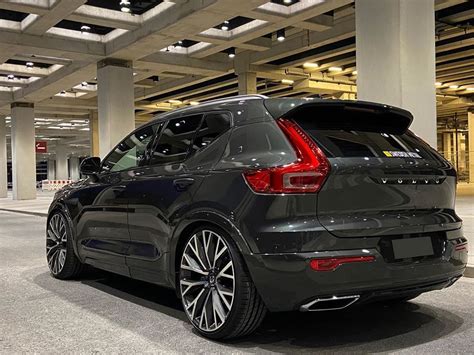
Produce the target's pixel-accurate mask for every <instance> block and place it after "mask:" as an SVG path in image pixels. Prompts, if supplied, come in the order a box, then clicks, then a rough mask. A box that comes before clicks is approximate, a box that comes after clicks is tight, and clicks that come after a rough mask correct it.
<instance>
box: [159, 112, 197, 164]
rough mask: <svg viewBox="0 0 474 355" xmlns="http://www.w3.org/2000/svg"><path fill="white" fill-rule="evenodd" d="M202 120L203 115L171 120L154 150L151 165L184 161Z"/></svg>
mask: <svg viewBox="0 0 474 355" xmlns="http://www.w3.org/2000/svg"><path fill="white" fill-rule="evenodd" d="M201 119H202V115H193V116H186V117H179V118H174V119H172V120H169V121H168V123H167V124H166V126H165V128H164V129H163V131H162V133H161V135H160V137H159V138H158V142H157V144H156V145H155V147H154V149H153V152H152V154H151V159H150V162H151V164H170V163H176V162H180V161H183V160H184V159H185V158H186V156H187V154H188V151H189V147H190V146H191V143H192V141H193V137H194V135H195V133H196V130H197V129H198V127H199V125H200V123H201Z"/></svg>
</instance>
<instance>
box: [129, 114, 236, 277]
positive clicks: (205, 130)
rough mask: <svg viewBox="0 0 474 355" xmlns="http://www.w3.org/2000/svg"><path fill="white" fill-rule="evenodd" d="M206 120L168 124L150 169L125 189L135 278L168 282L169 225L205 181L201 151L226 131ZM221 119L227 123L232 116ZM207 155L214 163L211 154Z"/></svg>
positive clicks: (185, 119)
mask: <svg viewBox="0 0 474 355" xmlns="http://www.w3.org/2000/svg"><path fill="white" fill-rule="evenodd" d="M207 117H211V116H208V115H206V116H205V117H204V119H203V115H202V114H199V115H191V116H183V117H179V118H174V119H170V120H169V121H168V122H167V124H166V127H165V128H164V129H163V130H162V132H161V134H160V136H159V138H158V139H157V142H156V144H155V146H154V147H153V150H152V152H151V156H150V165H149V166H148V167H146V168H144V169H143V170H142V171H141V174H140V175H139V176H138V177H137V178H136V179H135V180H134V181H133V182H132V183H130V184H129V185H128V188H127V196H128V199H129V219H128V221H129V229H130V237H131V248H130V252H129V255H128V256H127V264H128V266H129V267H130V273H131V275H132V277H134V278H137V279H142V280H146V281H150V282H154V283H158V284H166V283H167V279H166V276H167V272H166V270H167V265H166V262H165V261H166V258H164V254H166V253H167V252H168V250H169V241H170V237H171V233H172V228H173V225H174V224H175V223H176V221H178V220H179V218H180V216H182V215H183V214H185V213H186V211H187V210H188V208H189V207H190V206H191V203H192V198H193V195H194V194H195V192H196V191H197V189H198V188H199V185H200V184H201V182H202V179H203V178H204V176H205V173H204V171H201V168H202V167H204V165H203V164H204V161H205V160H206V159H204V160H203V157H204V155H206V154H205V152H204V149H203V148H206V150H207V152H211V151H212V148H210V147H209V149H207V147H208V146H209V145H210V144H211V142H212V140H213V138H215V137H217V135H219V134H220V133H222V132H221V131H222V130H227V129H228V127H227V128H225V129H222V127H215V126H216V125H215V124H211V126H212V127H209V123H208V121H209V120H208V119H207ZM225 117H226V118H227V122H229V121H230V118H229V117H230V115H229V114H227V116H225ZM214 121H215V120H213V123H214ZM218 132H219V133H218ZM207 156H209V157H210V156H213V157H214V158H213V159H215V154H214V155H212V154H210V155H209V154H207ZM208 159H211V158H208ZM199 162H201V163H202V164H201V163H199Z"/></svg>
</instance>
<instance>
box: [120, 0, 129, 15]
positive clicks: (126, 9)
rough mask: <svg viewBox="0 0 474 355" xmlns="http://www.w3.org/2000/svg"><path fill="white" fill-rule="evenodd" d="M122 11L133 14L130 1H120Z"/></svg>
mask: <svg viewBox="0 0 474 355" xmlns="http://www.w3.org/2000/svg"><path fill="white" fill-rule="evenodd" d="M120 11H122V12H126V13H130V12H132V9H131V7H130V1H129V0H120Z"/></svg>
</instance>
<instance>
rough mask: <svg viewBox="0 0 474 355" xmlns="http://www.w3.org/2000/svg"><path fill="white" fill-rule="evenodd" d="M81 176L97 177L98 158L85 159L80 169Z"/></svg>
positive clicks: (98, 168)
mask: <svg viewBox="0 0 474 355" xmlns="http://www.w3.org/2000/svg"><path fill="white" fill-rule="evenodd" d="M80 171H81V174H82V175H86V176H89V175H97V174H99V173H100V158H98V157H89V158H85V159H84V160H83V161H82V163H81V167H80Z"/></svg>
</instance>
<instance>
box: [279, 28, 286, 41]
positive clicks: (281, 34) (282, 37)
mask: <svg viewBox="0 0 474 355" xmlns="http://www.w3.org/2000/svg"><path fill="white" fill-rule="evenodd" d="M285 38H286V37H285V29H284V28H282V29H279V30H278V31H277V41H278V42H283V41H284V40H285Z"/></svg>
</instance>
